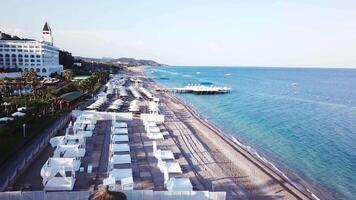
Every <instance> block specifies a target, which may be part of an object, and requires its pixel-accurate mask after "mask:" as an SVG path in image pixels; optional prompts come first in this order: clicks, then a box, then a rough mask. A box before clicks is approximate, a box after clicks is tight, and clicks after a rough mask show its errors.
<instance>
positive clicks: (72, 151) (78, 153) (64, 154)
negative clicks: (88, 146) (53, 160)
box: [53, 144, 85, 158]
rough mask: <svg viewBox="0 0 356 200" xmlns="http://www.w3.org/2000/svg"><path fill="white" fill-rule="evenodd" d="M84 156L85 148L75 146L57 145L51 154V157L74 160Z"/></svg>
mask: <svg viewBox="0 0 356 200" xmlns="http://www.w3.org/2000/svg"><path fill="white" fill-rule="evenodd" d="M84 156H85V148H82V147H81V146H80V145H77V144H70V145H58V146H57V147H56V149H55V150H54V152H53V157H61V158H75V157H84Z"/></svg>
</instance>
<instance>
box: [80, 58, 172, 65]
mask: <svg viewBox="0 0 356 200" xmlns="http://www.w3.org/2000/svg"><path fill="white" fill-rule="evenodd" d="M75 58H76V59H81V60H83V61H86V62H99V63H105V64H114V65H115V64H123V65H131V66H140V65H147V66H166V64H161V63H158V62H156V61H153V60H143V59H135V58H124V57H123V58H108V57H103V58H88V57H81V56H77V57H75Z"/></svg>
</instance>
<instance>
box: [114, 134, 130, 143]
mask: <svg viewBox="0 0 356 200" xmlns="http://www.w3.org/2000/svg"><path fill="white" fill-rule="evenodd" d="M128 141H129V136H127V135H111V142H112V143H115V142H128Z"/></svg>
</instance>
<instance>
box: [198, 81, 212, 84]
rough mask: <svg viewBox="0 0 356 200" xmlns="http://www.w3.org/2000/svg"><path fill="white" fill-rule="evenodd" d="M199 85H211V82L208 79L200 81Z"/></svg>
mask: <svg viewBox="0 0 356 200" xmlns="http://www.w3.org/2000/svg"><path fill="white" fill-rule="evenodd" d="M200 84H201V85H212V84H213V82H210V81H202V82H200Z"/></svg>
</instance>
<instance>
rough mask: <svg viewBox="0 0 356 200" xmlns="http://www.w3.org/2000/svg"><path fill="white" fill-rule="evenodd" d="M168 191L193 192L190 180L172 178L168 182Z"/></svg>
mask: <svg viewBox="0 0 356 200" xmlns="http://www.w3.org/2000/svg"><path fill="white" fill-rule="evenodd" d="M167 190H168V191H193V186H192V183H191V182H190V180H189V178H183V177H172V178H170V179H169V180H168V182H167Z"/></svg>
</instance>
